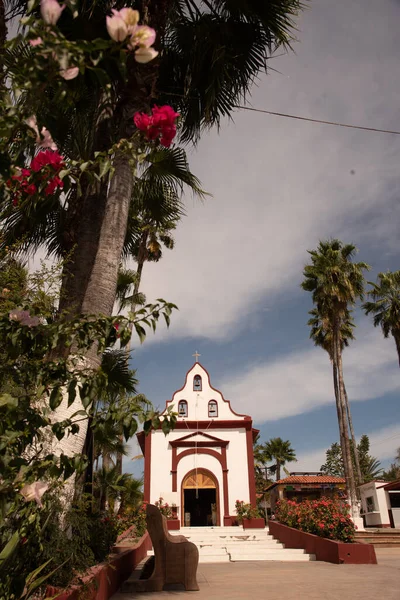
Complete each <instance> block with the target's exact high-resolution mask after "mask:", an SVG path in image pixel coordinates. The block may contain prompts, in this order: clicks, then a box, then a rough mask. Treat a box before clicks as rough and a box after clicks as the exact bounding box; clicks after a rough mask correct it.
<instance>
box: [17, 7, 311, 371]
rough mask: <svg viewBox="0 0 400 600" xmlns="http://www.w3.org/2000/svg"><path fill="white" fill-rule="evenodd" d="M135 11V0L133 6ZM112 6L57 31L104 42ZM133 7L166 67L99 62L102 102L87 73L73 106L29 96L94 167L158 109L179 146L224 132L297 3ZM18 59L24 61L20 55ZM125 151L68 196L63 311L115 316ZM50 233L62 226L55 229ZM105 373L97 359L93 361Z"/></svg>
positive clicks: (130, 175)
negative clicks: (212, 131) (176, 123)
mask: <svg viewBox="0 0 400 600" xmlns="http://www.w3.org/2000/svg"><path fill="white" fill-rule="evenodd" d="M10 4H11V12H10V14H11V15H13V14H16V13H18V12H20V11H21V9H22V11H24V10H25V6H26V2H25V0H13V1H12V2H11V3H10ZM127 4H128V5H129V4H130V3H129V2H128V3H127ZM110 8H111V6H110V4H109V3H107V2H105V3H95V2H92V1H90V0H87V1H85V2H83V3H81V5H80V7H79V15H78V16H77V18H76V19H74V20H73V19H72V18H71V15H70V14H69V13H68V11H64V13H63V15H62V16H61V18H60V20H59V22H58V26H59V28H60V30H61V32H62V33H63V34H65V35H66V36H67V38H68V39H71V40H74V39H75V38H80V37H82V31H83V32H90V37H91V38H93V37H102V36H104V35H106V34H105V28H104V19H105V16H106V14H107V13H108V12H109V10H110ZM134 8H135V9H138V10H139V11H140V13H141V14H142V15H145V18H146V21H147V24H148V25H150V26H152V27H154V29H155V30H156V31H157V34H158V41H157V43H158V46H159V47H158V49H160V50H162V52H161V53H160V57H159V59H157V60H156V61H154V62H152V63H149V64H148V65H138V64H137V63H135V61H130V62H129V61H128V65H127V81H122V80H121V75H120V73H119V71H118V69H116V68H115V65H114V64H112V63H111V64H109V65H108V64H105V63H102V66H103V67H104V68H105V69H106V70H107V76H108V77H109V79H110V82H111V85H110V86H109V90H110V94H111V98H110V99H109V100H108V103H107V107H106V109H107V110H105V106H104V103H103V99H104V92H103V85H102V83H101V82H99V81H97V80H95V79H94V78H93V76H92V74H91V73H90V72H89V73H87V74H86V75H85V76H82V77H80V79H79V81H78V82H77V85H76V86H75V87H74V98H73V102H67V99H63V102H62V104H59V105H55V103H54V102H53V96H52V94H51V93H49V92H51V90H47V89H46V90H45V91H44V92H43V97H36V96H35V95H34V94H31V96H29V94H28V96H29V97H28V98H27V102H30V105H31V106H32V110H33V111H34V112H36V113H37V114H38V115H39V116H40V119H41V122H43V124H44V125H46V126H47V127H48V129H49V130H50V131H51V132H52V135H53V138H54V139H55V140H56V142H57V144H58V146H59V148H60V149H61V150H62V151H63V153H64V155H65V156H68V157H69V158H74V159H77V160H82V159H84V160H90V159H91V158H93V156H94V154H95V153H96V152H97V151H99V150H105V149H109V148H110V147H111V146H112V145H113V144H115V143H117V142H119V141H120V140H121V139H123V138H127V137H128V138H129V137H130V136H131V134H132V132H133V131H134V128H133V124H132V116H133V114H134V113H135V112H136V111H138V110H139V111H140V110H142V111H146V110H149V108H150V107H151V105H152V104H153V103H165V102H168V103H171V102H173V103H174V105H175V107H176V108H177V110H178V111H179V112H180V114H181V115H182V120H181V139H182V140H184V141H196V140H197V139H198V137H199V134H200V132H201V131H202V129H204V128H210V127H212V126H214V125H217V126H218V125H219V122H220V119H221V117H225V116H229V115H230V114H231V113H232V111H233V110H234V109H235V107H236V105H237V104H238V103H239V102H241V101H243V100H244V98H245V97H246V96H247V94H248V93H249V91H250V89H251V86H252V84H253V82H254V79H255V78H256V77H257V75H258V74H259V73H260V72H262V71H266V66H267V59H268V58H269V57H270V55H271V54H272V53H273V52H274V51H275V50H276V48H278V47H284V48H288V47H289V46H290V42H291V40H292V39H293V38H292V30H293V28H294V18H295V17H296V16H297V14H298V13H299V11H300V9H301V8H302V4H301V2H300V0H276V1H275V2H273V3H272V5H271V3H267V4H266V3H262V2H258V3H254V2H253V3H246V2H242V1H241V0H225V1H224V2H221V0H202V1H200V2H193V0H165V1H164V2H159V1H157V0H142V1H140V0H139V1H136V2H135V3H134ZM11 58H18V52H16V53H15V56H12V57H11ZM130 158H131V157H130V156H128V154H127V153H125V152H123V151H122V150H121V151H119V152H117V153H116V154H115V157H114V159H113V169H114V174H113V177H112V179H111V182H110V184H109V185H108V183H107V182H104V183H100V184H99V185H96V186H93V185H91V184H90V182H88V181H83V183H82V185H81V192H82V193H81V196H79V193H78V190H77V188H76V187H74V186H73V187H72V188H71V190H70V192H69V194H68V198H67V202H66V203H65V205H66V207H67V208H66V214H65V215H64V219H63V222H62V224H61V229H62V235H63V238H64V240H65V243H66V244H67V246H68V247H69V250H68V252H69V253H70V263H69V265H68V271H66V274H65V277H64V282H63V283H64V285H63V295H62V303H63V308H65V310H67V311H72V312H74V313H80V312H89V313H94V314H99V313H100V314H106V315H109V314H110V313H111V311H112V307H113V303H114V299H115V290H116V285H117V276H118V266H119V264H120V259H121V253H122V250H123V245H124V238H125V232H126V229H127V223H128V217H129V208H130V203H131V197H132V192H133V189H134V180H135V176H134V169H133V168H132V164H131V163H132V161H131V160H130ZM52 226H53V230H54V228H57V227H58V226H59V223H58V222H57V220H54V221H53V223H52ZM91 361H92V362H93V364H94V365H95V366H98V362H99V361H98V358H97V357H96V356H91Z"/></svg>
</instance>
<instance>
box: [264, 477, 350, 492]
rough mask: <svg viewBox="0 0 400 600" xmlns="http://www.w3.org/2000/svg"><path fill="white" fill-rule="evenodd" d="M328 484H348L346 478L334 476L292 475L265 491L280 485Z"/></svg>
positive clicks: (272, 484)
mask: <svg viewBox="0 0 400 600" xmlns="http://www.w3.org/2000/svg"><path fill="white" fill-rule="evenodd" d="M309 483H311V484H327V483H346V480H345V479H344V477H333V476H332V475H290V476H289V477H285V479H279V480H278V481H274V483H271V485H269V486H268V487H267V488H266V490H265V491H267V490H270V489H271V488H273V487H275V486H276V485H279V484H284V485H290V484H309Z"/></svg>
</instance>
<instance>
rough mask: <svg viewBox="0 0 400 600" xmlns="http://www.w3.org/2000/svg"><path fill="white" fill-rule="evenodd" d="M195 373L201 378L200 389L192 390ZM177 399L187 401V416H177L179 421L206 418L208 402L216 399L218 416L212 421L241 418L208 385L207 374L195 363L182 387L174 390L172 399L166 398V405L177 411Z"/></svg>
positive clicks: (241, 417) (207, 417)
mask: <svg viewBox="0 0 400 600" xmlns="http://www.w3.org/2000/svg"><path fill="white" fill-rule="evenodd" d="M195 375H200V376H201V379H202V390H201V391H199V392H197V391H194V390H193V379H194V377H195ZM179 400H186V402H187V403H188V416H187V417H186V418H181V417H178V420H179V421H181V420H182V421H185V420H189V421H193V420H195V421H197V420H200V421H201V420H208V419H209V416H208V402H209V401H210V400H216V401H217V403H218V417H215V418H213V421H219V420H226V419H229V420H230V421H231V420H241V419H243V416H244V415H237V414H236V413H235V412H234V411H233V410H232V408H231V406H230V402H229V401H228V400H224V398H223V396H222V394H221V393H220V392H219V391H217V390H215V389H213V388H212V387H211V385H210V382H209V379H208V374H207V371H206V370H205V369H203V367H202V366H201V365H200V364H199V363H196V364H195V365H194V366H193V368H192V369H191V370H190V371H189V373H188V374H187V377H186V381H185V385H184V387H183V388H182V389H181V390H179V391H178V392H175V394H174V395H173V396H172V400H168V402H167V407H170V406H173V410H174V411H175V412H178V404H179Z"/></svg>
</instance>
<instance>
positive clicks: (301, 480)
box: [275, 475, 346, 483]
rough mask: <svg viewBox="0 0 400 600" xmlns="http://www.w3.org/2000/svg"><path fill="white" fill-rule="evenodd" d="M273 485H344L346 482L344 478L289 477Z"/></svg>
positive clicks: (323, 476)
mask: <svg viewBox="0 0 400 600" xmlns="http://www.w3.org/2000/svg"><path fill="white" fill-rule="evenodd" d="M275 483H346V480H345V478H344V477H332V475H290V476H289V477H285V479H279V481H275Z"/></svg>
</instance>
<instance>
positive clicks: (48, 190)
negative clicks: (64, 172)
mask: <svg viewBox="0 0 400 600" xmlns="http://www.w3.org/2000/svg"><path fill="white" fill-rule="evenodd" d="M58 187H59V188H60V189H62V188H63V187H64V184H63V182H62V181H61V179H60V178H59V177H57V176H55V177H53V179H51V180H50V181H49V183H48V184H47V186H46V187H45V190H44V193H45V194H46V196H51V194H54V192H55V190H56V189H57V188H58Z"/></svg>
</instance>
